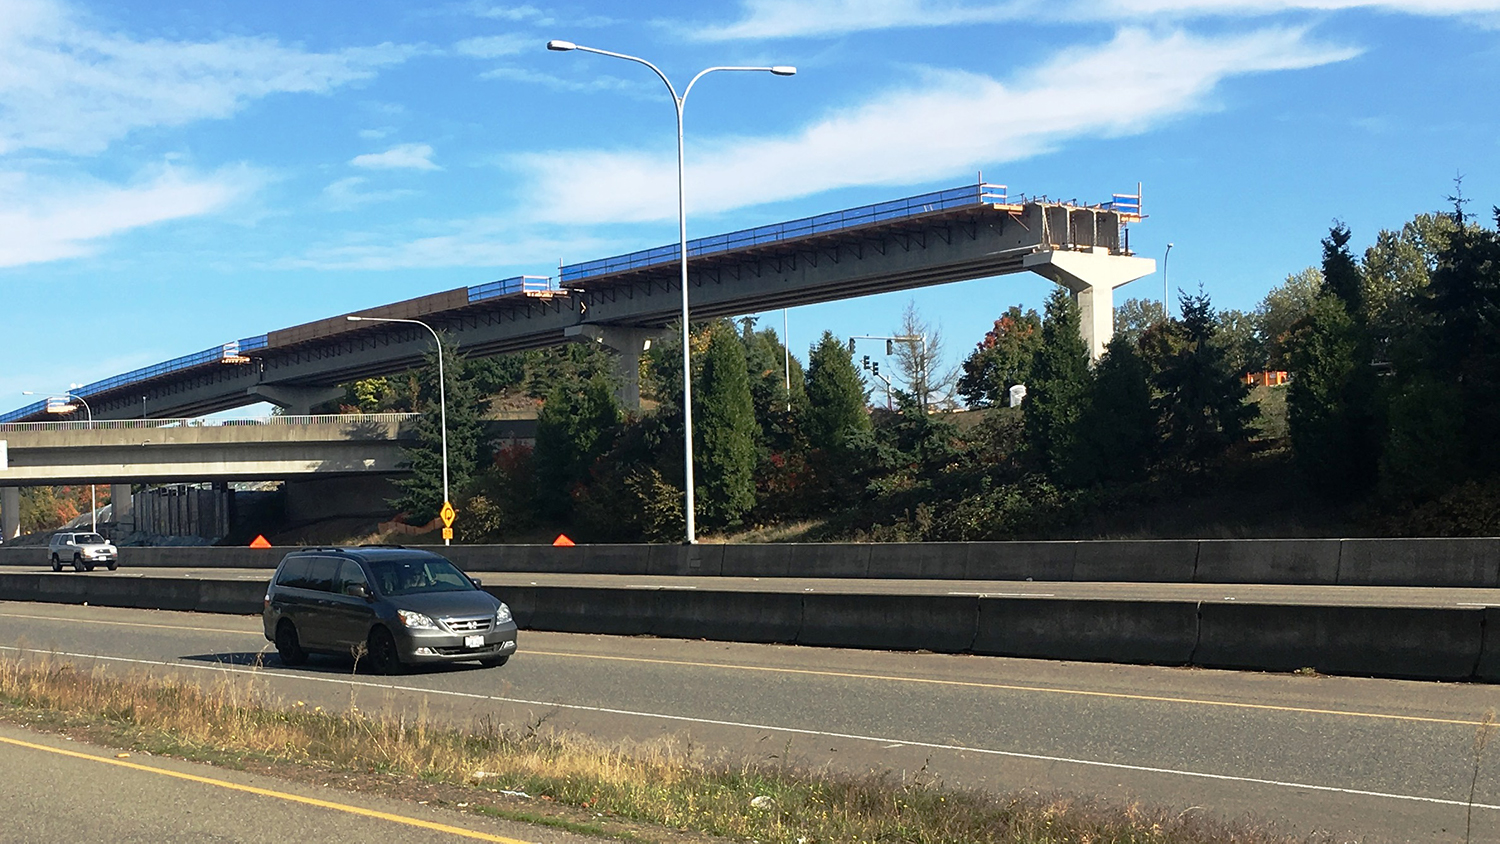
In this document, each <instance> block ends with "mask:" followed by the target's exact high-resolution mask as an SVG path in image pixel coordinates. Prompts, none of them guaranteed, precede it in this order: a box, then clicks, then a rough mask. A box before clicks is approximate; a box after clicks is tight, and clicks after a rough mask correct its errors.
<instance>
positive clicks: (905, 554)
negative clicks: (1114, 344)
mask: <svg viewBox="0 0 1500 844" xmlns="http://www.w3.org/2000/svg"><path fill="white" fill-rule="evenodd" d="M354 482H359V481H354ZM425 547H427V549H428V550H431V551H435V552H437V553H439V554H443V555H445V556H447V557H448V558H449V559H451V560H453V561H454V562H455V563H458V564H459V565H460V566H461V567H463V568H465V569H467V570H469V571H475V572H486V571H490V572H549V573H555V574H628V575H635V576H643V575H703V576H709V577H711V576H721V575H722V576H725V577H828V578H841V577H850V578H874V579H923V580H962V579H967V580H1033V581H1064V582H1066V581H1075V582H1094V581H1107V582H1126V583H1269V584H1322V585H1357V586H1369V585H1380V586H1472V587H1483V588H1496V587H1500V538H1495V537H1485V538H1477V539H1201V540H1199V539H1185V540H1143V541H1095V542H933V543H894V544H889V545H882V544H862V543H850V544H811V543H809V544H795V543H793V544H779V545H694V546H692V547H691V548H688V547H685V546H681V545H577V546H574V547H570V548H554V547H552V546H550V545H454V546H451V547H444V546H441V545H434V546H425ZM9 550H10V549H6V548H3V547H0V565H4V564H5V563H6V561H7V560H11V559H14V560H16V561H17V562H18V563H19V564H29V562H23V561H28V560H29V558H26V557H25V556H24V555H22V556H19V557H13V556H11V555H10V554H9V553H7V552H8V551H9ZM153 550H154V549H149V548H141V549H134V551H133V552H132V553H133V554H135V555H137V556H136V557H135V560H138V562H137V561H132V562H130V563H128V564H130V565H138V566H151V565H167V566H171V565H192V566H200V567H213V566H216V565H218V563H216V562H214V561H215V560H217V559H220V556H219V555H223V556H222V559H225V560H234V559H237V557H236V555H237V553H238V552H239V551H240V550H242V549H237V548H200V549H195V550H196V551H197V556H196V557H195V558H194V559H195V562H192V563H177V562H172V560H176V559H179V558H178V557H176V556H175V555H172V554H168V555H166V556H163V557H161V560H162V561H161V562H152V560H153V559H154V558H153V557H152V552H153ZM284 551H285V549H283V550H282V552H279V553H277V554H276V555H275V557H274V559H272V558H269V557H268V558H267V559H268V561H269V562H268V563H267V565H275V560H279V559H280V553H284ZM121 562H122V563H126V560H125V559H124V558H122V560H121ZM224 565H230V566H238V565H239V563H234V562H229V563H225V564H224Z"/></svg>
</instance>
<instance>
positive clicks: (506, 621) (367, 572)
mask: <svg viewBox="0 0 1500 844" xmlns="http://www.w3.org/2000/svg"><path fill="white" fill-rule="evenodd" d="M262 619H263V621H264V622H265V633H266V638H267V639H269V640H270V641H271V642H273V643H275V645H276V652H277V653H278V654H279V655H280V656H281V662H282V663H283V664H284V665H300V664H302V663H304V662H306V661H307V655H308V654H309V653H323V654H335V655H345V656H348V655H351V654H356V655H357V654H363V657H362V659H363V660H364V661H365V662H366V664H368V665H370V666H371V667H373V668H374V669H375V670H376V671H379V672H380V673H382V674H394V673H397V672H399V671H400V670H401V669H402V668H403V667H404V666H406V665H413V664H418V663H434V662H458V661H462V660H478V661H479V662H480V663H482V664H484V665H486V666H498V665H504V664H505V662H506V660H508V659H510V655H511V654H513V653H515V650H516V622H515V620H514V619H512V618H511V615H510V608H509V607H507V606H506V605H505V604H504V603H502V602H501V601H500V600H499V599H498V598H496V597H495V596H493V595H491V594H490V593H488V592H486V591H484V590H483V589H480V588H479V585H478V582H477V581H475V580H473V579H471V578H469V577H468V576H467V575H465V574H464V573H463V572H461V571H459V570H458V568H457V567H456V566H454V565H453V563H451V562H449V561H448V560H447V559H446V558H444V557H441V556H438V555H437V554H433V553H431V552H428V551H420V550H417V549H415V548H400V547H368V548H306V549H301V550H297V551H293V552H291V553H290V554H287V555H286V556H285V557H284V558H282V560H281V564H280V565H278V566H277V567H276V574H275V575H273V576H272V578H271V584H270V585H269V586H268V587H267V588H266V598H265V605H264V610H263V612H262Z"/></svg>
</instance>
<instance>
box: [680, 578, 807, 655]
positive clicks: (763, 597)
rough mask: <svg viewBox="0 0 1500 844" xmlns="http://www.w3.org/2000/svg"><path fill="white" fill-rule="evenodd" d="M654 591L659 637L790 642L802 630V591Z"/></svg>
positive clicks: (793, 640) (794, 640)
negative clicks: (796, 592) (799, 592)
mask: <svg viewBox="0 0 1500 844" xmlns="http://www.w3.org/2000/svg"><path fill="white" fill-rule="evenodd" d="M655 595H656V605H655V606H656V608H655V611H654V612H653V613H652V618H651V633H652V635H655V636H664V637H667V638H671V639H713V640H716V641H722V642H762V643H765V642H781V643H787V644H790V643H793V642H796V641H797V634H798V633H799V632H800V631H801V629H802V596H801V595H799V594H794V593H785V592H706V591H701V590H697V589H660V590H657V591H656V592H655Z"/></svg>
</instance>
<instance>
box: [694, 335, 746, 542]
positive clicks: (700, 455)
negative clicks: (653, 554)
mask: <svg viewBox="0 0 1500 844" xmlns="http://www.w3.org/2000/svg"><path fill="white" fill-rule="evenodd" d="M695 392H697V395H698V396H701V398H700V399H698V400H697V401H695V402H694V418H693V436H694V439H695V443H694V448H695V451H696V454H695V462H696V463H697V472H696V473H695V475H696V480H697V482H698V489H697V506H698V508H699V509H700V511H701V513H702V515H703V519H704V523H705V524H706V525H708V526H711V527H727V526H732V525H737V524H739V522H740V517H741V516H742V515H744V513H745V512H746V511H748V510H749V509H750V508H751V507H754V506H755V465H756V449H755V439H756V434H757V432H758V426H757V424H756V421H755V407H754V403H753V401H752V399H751V396H750V379H749V376H748V373H747V372H746V369H745V351H744V346H743V345H741V343H740V339H739V338H738V337H736V336H735V334H734V332H733V331H732V330H731V329H730V328H729V327H728V326H727V325H722V324H721V325H719V326H716V327H715V329H714V330H713V332H712V335H711V337H710V340H709V344H708V353H707V354H706V355H705V356H704V361H703V376H702V387H701V388H700V389H699V390H697V391H695Z"/></svg>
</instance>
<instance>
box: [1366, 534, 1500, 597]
mask: <svg viewBox="0 0 1500 844" xmlns="http://www.w3.org/2000/svg"><path fill="white" fill-rule="evenodd" d="M1339 555H1340V560H1339V584H1340V585H1349V586H1479V587H1486V588H1493V587H1495V586H1496V585H1497V584H1500V539H1496V538H1480V539H1436V538H1434V539H1345V540H1343V542H1342V545H1341V547H1340V551H1339Z"/></svg>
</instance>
